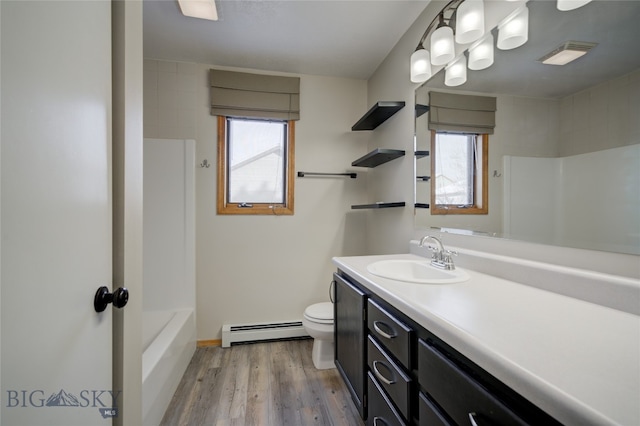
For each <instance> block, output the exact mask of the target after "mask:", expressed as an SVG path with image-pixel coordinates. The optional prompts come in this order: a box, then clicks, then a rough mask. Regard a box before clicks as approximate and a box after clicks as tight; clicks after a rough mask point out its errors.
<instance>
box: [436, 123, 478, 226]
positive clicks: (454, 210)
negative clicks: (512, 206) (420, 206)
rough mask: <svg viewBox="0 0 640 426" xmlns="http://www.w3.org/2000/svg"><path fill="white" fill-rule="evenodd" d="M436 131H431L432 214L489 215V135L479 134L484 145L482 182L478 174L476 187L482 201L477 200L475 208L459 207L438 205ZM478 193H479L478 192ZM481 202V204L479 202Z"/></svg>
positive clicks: (475, 177)
mask: <svg viewBox="0 0 640 426" xmlns="http://www.w3.org/2000/svg"><path fill="white" fill-rule="evenodd" d="M436 133H437V131H436V130H432V131H431V174H432V178H431V214H432V215H447V214H478V215H479V214H489V135H488V134H486V133H484V134H478V137H479V139H480V141H481V143H482V163H481V164H482V175H481V176H480V178H481V179H482V182H480V183H478V181H477V179H478V174H476V175H475V176H474V186H475V187H476V188H480V190H481V192H482V196H481V200H475V201H474V206H473V207H458V206H455V205H442V204H440V205H437V204H436V179H435V176H433V175H434V174H435V170H436ZM476 193H477V192H476ZM478 201H480V202H478Z"/></svg>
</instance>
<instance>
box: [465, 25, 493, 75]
mask: <svg viewBox="0 0 640 426" xmlns="http://www.w3.org/2000/svg"><path fill="white" fill-rule="evenodd" d="M491 65H493V34H491V33H489V34H487V36H486V37H484V38H483V39H482V40H480V41H478V42H477V43H475V44H474V45H473V46H471V47H470V48H469V69H470V70H474V71H478V70H483V69H485V68H489V67H490V66H491Z"/></svg>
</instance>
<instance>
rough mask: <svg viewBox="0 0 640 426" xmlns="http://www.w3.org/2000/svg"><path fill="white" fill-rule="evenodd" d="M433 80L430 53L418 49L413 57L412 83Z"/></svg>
mask: <svg viewBox="0 0 640 426" xmlns="http://www.w3.org/2000/svg"><path fill="white" fill-rule="evenodd" d="M429 78H431V62H430V55H429V51H428V50H426V49H418V50H416V51H415V52H413V54H412V55H411V82H412V83H424V82H425V81H427V80H428V79H429Z"/></svg>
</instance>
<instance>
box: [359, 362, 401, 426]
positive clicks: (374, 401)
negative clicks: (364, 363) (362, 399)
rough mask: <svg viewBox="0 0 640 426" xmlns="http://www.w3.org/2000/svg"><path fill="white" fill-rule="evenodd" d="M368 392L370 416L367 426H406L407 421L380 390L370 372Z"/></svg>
mask: <svg viewBox="0 0 640 426" xmlns="http://www.w3.org/2000/svg"><path fill="white" fill-rule="evenodd" d="M368 377H369V380H368V381H367V383H368V392H369V404H368V406H369V415H368V416H367V426H404V425H406V423H405V421H404V420H402V417H401V416H400V414H399V413H398V411H397V410H396V409H395V407H394V406H393V404H391V402H390V401H389V399H388V398H387V395H385V393H384V391H383V390H382V389H381V388H380V385H378V383H377V381H376V380H374V378H373V374H372V373H371V372H369V375H368Z"/></svg>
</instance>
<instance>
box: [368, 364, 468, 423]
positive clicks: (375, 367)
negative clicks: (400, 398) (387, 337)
mask: <svg viewBox="0 0 640 426" xmlns="http://www.w3.org/2000/svg"><path fill="white" fill-rule="evenodd" d="M378 364H382V365H384V366H385V367H386V368H387V370H389V371H391V369H390V368H389V366H388V365H387V364H385V363H383V362H382V361H377V360H376V361H373V374H375V375H376V377H377V378H378V380H380V381H381V382H382V383H384V384H386V385H392V384H394V383H395V382H396V381H395V377H394V378H393V379H391V380H390V379H387V378H386V377H384V376H383V375H382V373H381V372H380V370H378ZM391 374H393V372H392V371H391ZM469 416H471V415H469Z"/></svg>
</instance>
